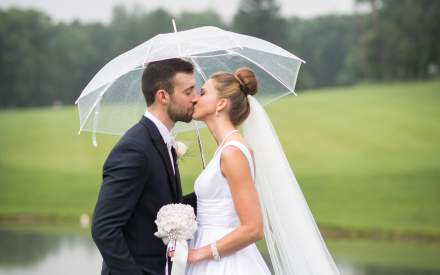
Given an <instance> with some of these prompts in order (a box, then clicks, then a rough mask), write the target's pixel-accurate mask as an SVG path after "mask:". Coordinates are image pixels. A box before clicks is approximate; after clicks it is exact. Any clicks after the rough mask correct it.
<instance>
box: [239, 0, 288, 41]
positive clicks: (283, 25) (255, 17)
mask: <svg viewBox="0 0 440 275" xmlns="http://www.w3.org/2000/svg"><path fill="white" fill-rule="evenodd" d="M279 11H280V7H279V6H278V4H277V3H276V2H275V1H274V0H242V2H241V3H240V6H239V8H238V11H237V13H236V14H235V16H234V19H233V24H232V25H233V29H234V30H235V31H237V32H240V33H243V34H247V35H252V36H255V37H259V38H262V39H265V40H267V41H270V42H272V43H275V44H277V45H281V46H285V45H286V44H287V39H286V33H287V22H286V20H285V19H284V18H283V17H282V16H281V15H280V12H279Z"/></svg>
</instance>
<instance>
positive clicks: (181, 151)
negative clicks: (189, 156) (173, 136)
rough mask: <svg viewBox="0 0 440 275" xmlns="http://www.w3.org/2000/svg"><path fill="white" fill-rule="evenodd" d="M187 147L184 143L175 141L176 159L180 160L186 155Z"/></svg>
mask: <svg viewBox="0 0 440 275" xmlns="http://www.w3.org/2000/svg"><path fill="white" fill-rule="evenodd" d="M188 148H189V146H188V145H186V144H185V143H184V142H182V141H176V155H177V158H178V159H179V158H181V157H183V155H185V154H186V152H187V151H188Z"/></svg>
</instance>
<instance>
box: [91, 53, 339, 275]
mask: <svg viewBox="0 0 440 275" xmlns="http://www.w3.org/2000/svg"><path fill="white" fill-rule="evenodd" d="M257 87H258V81H257V77H256V74H255V73H254V72H253V71H252V70H251V69H249V68H244V67H243V68H239V69H238V70H237V71H235V72H234V73H231V72H216V73H214V74H212V75H211V76H210V77H209V79H207V81H206V82H205V83H204V84H203V86H202V88H201V90H200V91H197V92H196V89H195V79H194V67H193V65H192V64H191V63H190V62H188V61H186V60H183V59H180V58H173V59H166V60H160V61H155V62H151V63H149V64H148V65H147V66H146V68H145V70H144V72H143V74H142V92H143V95H144V98H145V100H146V103H147V110H146V111H145V114H144V116H143V117H142V118H141V119H140V121H139V122H138V123H137V124H136V125H134V126H133V127H132V128H130V129H129V130H128V131H127V132H126V133H125V134H124V136H123V137H122V138H121V139H120V140H119V142H118V143H117V144H116V145H115V146H114V148H113V149H112V151H111V152H110V154H109V155H108V157H107V160H106V161H105V164H104V167H103V181H102V185H101V189H100V192H99V197H98V200H97V203H96V208H95V211H94V215H93V225H92V237H93V240H94V241H95V243H96V246H97V247H98V249H99V251H100V253H101V255H102V258H103V264H102V273H101V274H102V275H159V274H160V275H163V274H165V272H168V271H169V270H168V271H166V270H165V266H166V264H167V261H169V258H168V257H166V246H165V245H164V244H163V242H162V240H161V239H159V238H157V237H156V236H154V232H156V231H157V227H156V224H155V222H154V221H155V219H156V215H157V213H158V211H159V209H160V208H161V207H162V206H164V205H167V204H171V203H185V204H190V205H191V206H193V208H194V209H195V210H196V221H197V224H198V229H197V231H196V234H195V236H194V238H193V239H192V240H191V241H190V243H189V247H190V249H189V252H188V259H187V262H188V265H187V269H186V272H185V274H188V275H206V274H209V275H216V274H219V275H220V274H237V275H240V274H249V275H258V274H271V271H270V269H269V267H268V265H266V263H265V261H264V259H263V257H262V256H261V254H260V252H259V251H258V249H257V247H256V245H255V243H256V242H257V241H258V240H261V239H263V238H265V241H266V243H267V246H268V250H269V254H270V257H271V261H272V268H273V272H275V274H286V275H287V274H306V275H307V274H320V275H323V274H339V272H338V270H337V268H336V265H335V264H334V262H333V259H332V257H331V255H330V254H329V252H328V250H327V248H326V246H325V243H324V242H323V240H322V237H321V235H320V233H319V230H318V228H317V226H316V223H315V221H314V219H313V216H312V215H311V213H310V210H309V208H308V206H307V203H306V202H305V200H304V197H303V196H302V192H301V190H300V189H299V186H298V184H297V183H296V180H295V177H294V175H293V173H292V172H291V170H290V167H289V165H288V161H287V158H286V157H285V155H284V152H283V151H282V148H281V145H280V144H279V141H278V139H277V138H276V133H275V131H274V130H273V128H272V127H271V124H270V120H269V118H268V117H267V115H266V114H265V112H264V109H263V108H262V107H261V105H259V103H258V101H257V100H256V99H255V98H254V95H255V94H256V93H257ZM193 119H194V120H197V121H203V122H204V123H205V124H206V125H207V127H208V129H209V131H210V133H211V134H212V136H213V138H214V139H215V141H216V143H217V150H216V151H215V153H214V156H213V157H212V159H211V160H210V162H209V163H208V165H207V166H206V168H205V169H204V170H203V171H202V172H201V174H200V175H199V176H198V178H197V179H196V181H195V183H194V190H195V192H194V193H191V194H188V195H186V196H183V194H182V188H181V179H180V173H179V167H178V163H177V155H176V149H175V147H174V146H175V141H174V138H173V137H172V136H171V134H170V131H171V130H172V128H173V127H174V125H175V123H176V122H178V121H182V122H190V121H191V120H193ZM242 124H244V125H243V126H244V134H242V133H241V132H240V131H239V129H238V127H239V126H240V125H242ZM264 127H266V128H264ZM286 163H287V164H286ZM277 184H278V185H277ZM279 184H284V185H283V186H284V187H282V186H280V185H279ZM286 190H287V191H286ZM168 266H169V267H171V266H172V263H170V262H169V264H168ZM293 271H294V272H295V273H292V272H293Z"/></svg>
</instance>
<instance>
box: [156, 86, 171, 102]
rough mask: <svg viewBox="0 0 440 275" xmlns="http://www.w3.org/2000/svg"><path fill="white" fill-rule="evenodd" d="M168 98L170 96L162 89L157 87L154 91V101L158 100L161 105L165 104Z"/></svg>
mask: <svg viewBox="0 0 440 275" xmlns="http://www.w3.org/2000/svg"><path fill="white" fill-rule="evenodd" d="M169 100H170V96H169V94H168V93H167V91H165V90H164V89H159V90H157V92H156V95H155V96H154V101H155V102H158V103H160V104H162V105H164V104H167V103H168V101H169Z"/></svg>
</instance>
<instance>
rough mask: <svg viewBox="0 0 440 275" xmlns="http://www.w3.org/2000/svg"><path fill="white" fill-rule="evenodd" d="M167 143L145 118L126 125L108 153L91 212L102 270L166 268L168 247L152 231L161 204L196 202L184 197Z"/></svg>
mask: <svg viewBox="0 0 440 275" xmlns="http://www.w3.org/2000/svg"><path fill="white" fill-rule="evenodd" d="M171 161H172V160H170V157H169V154H168V151H167V147H166V145H165V143H164V141H163V139H162V136H161V135H160V133H159V130H158V129H157V127H156V125H155V124H154V123H153V122H152V121H151V120H150V119H148V118H146V117H142V119H141V121H140V122H139V123H137V124H136V125H135V126H133V127H132V128H131V129H129V130H128V131H127V132H126V133H125V135H124V136H123V137H122V138H121V139H120V140H119V142H118V143H117V144H116V145H115V146H114V148H113V149H112V151H111V152H110V154H109V156H108V157H107V160H106V161H105V164H104V168H103V182H102V185H101V190H100V192H99V197H98V201H97V204H96V208H95V212H94V214H93V224H92V237H93V240H94V241H95V243H96V246H97V247H98V249H99V251H100V252H101V255H102V257H103V265H102V273H101V274H102V275H158V274H164V271H165V262H166V260H165V253H166V247H165V245H164V244H163V242H162V240H161V239H159V238H157V237H156V236H154V235H153V233H154V232H156V231H157V227H156V224H155V223H154V220H155V219H156V215H157V212H158V211H159V209H160V208H161V207H162V206H163V205H165V204H169V203H179V202H183V203H188V204H191V205H192V206H193V207H195V203H196V197H195V194H194V193H192V194H190V195H188V196H186V197H184V198H183V197H182V189H181V185H180V175H179V169H178V167H177V164H176V163H175V169H176V173H175V174H174V172H173V168H172V166H171Z"/></svg>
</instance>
